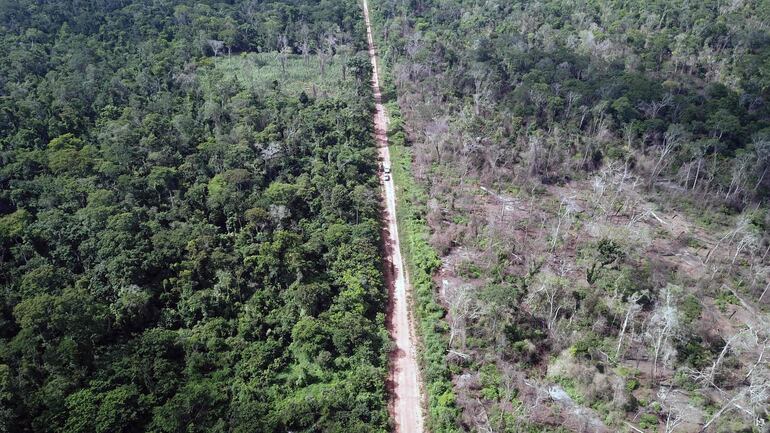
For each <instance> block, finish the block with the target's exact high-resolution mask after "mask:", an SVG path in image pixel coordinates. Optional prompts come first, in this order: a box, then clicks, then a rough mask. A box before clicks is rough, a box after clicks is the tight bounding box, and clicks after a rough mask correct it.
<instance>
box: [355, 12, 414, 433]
mask: <svg viewBox="0 0 770 433" xmlns="http://www.w3.org/2000/svg"><path fill="white" fill-rule="evenodd" d="M363 2H364V4H363V6H364V19H365V21H366V37H367V40H368V42H369V58H370V60H371V62H372V90H373V91H374V103H375V113H374V133H375V136H376V140H377V149H378V153H379V156H380V160H381V161H382V164H383V166H385V167H390V152H389V151H388V136H387V128H388V120H387V116H386V115H385V109H384V107H383V106H382V93H381V92H380V77H379V71H378V68H377V52H376V50H375V46H374V38H373V37H372V26H371V22H370V20H369V4H368V2H367V0H363ZM380 182H381V183H382V185H383V192H384V194H383V200H384V202H385V203H384V204H385V206H384V210H383V219H384V222H385V224H384V228H383V241H384V244H385V254H386V258H385V282H386V284H387V286H388V298H389V302H390V305H389V306H388V317H387V326H388V331H389V332H390V336H391V339H392V340H393V342H394V343H395V347H394V348H393V351H392V352H391V354H390V372H389V378H388V382H389V388H390V402H389V407H388V410H389V411H390V416H391V419H392V420H393V425H394V428H395V431H396V432H397V433H423V418H422V392H421V390H420V377H419V371H420V370H419V368H418V366H417V349H416V346H415V334H414V325H413V323H412V320H411V314H410V308H409V304H408V302H407V293H409V292H411V286H410V285H409V281H408V280H407V277H406V274H405V272H404V262H403V260H402V258H401V244H400V242H399V238H398V223H397V221H396V193H395V188H394V187H393V175H392V174H391V175H390V176H387V177H386V176H385V174H384V173H380Z"/></svg>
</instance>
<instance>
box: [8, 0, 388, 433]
mask: <svg viewBox="0 0 770 433" xmlns="http://www.w3.org/2000/svg"><path fill="white" fill-rule="evenodd" d="M364 34H365V33H364V30H363V20H362V18H361V13H360V8H359V6H358V5H357V3H356V2H355V1H354V0H345V1H339V0H333V1H332V0H291V1H281V2H278V1H239V2H221V3H220V2H214V1H205V0H204V1H185V0H154V1H132V0H103V1H96V2H68V1H61V0H59V1H45V2H42V1H32V0H25V1H0V38H1V40H2V42H1V43H0V166H1V168H0V189H1V191H0V432H14V433H15V432H19V433H23V432H46V431H51V432H54V431H55V432H68V433H76V432H82V433H85V432H144V431H149V432H247V431H248V432H252V431H260V432H270V431H275V432H279V431H280V432H285V431H294V432H299V431H307V432H311V431H313V432H316V431H326V432H342V431H356V432H364V431H372V432H382V431H385V430H386V428H387V426H388V420H387V411H386V402H385V401H386V389H385V377H386V362H387V350H388V341H387V333H386V331H385V329H384V311H385V306H386V301H387V296H386V293H385V290H384V287H383V282H382V275H381V270H380V265H379V263H380V257H379V239H380V225H379V222H378V221H377V218H378V210H379V208H378V199H377V197H378V196H377V188H378V183H377V180H376V177H375V175H374V174H375V170H376V158H375V152H374V149H373V142H372V138H371V133H372V131H371V129H372V128H371V125H370V123H371V118H370V113H371V106H370V104H371V102H370V100H371V89H370V87H369V85H368V77H369V74H370V67H369V63H368V60H367V58H366V55H365V53H359V52H360V51H361V50H363V49H364V48H365V38H364V36H363V35H364Z"/></svg>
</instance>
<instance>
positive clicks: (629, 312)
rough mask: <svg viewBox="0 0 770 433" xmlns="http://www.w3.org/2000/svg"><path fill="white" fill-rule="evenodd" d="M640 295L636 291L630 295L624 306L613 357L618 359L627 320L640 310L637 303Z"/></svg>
mask: <svg viewBox="0 0 770 433" xmlns="http://www.w3.org/2000/svg"><path fill="white" fill-rule="evenodd" d="M640 298H641V295H640V294H639V293H638V292H637V293H634V294H633V295H631V298H629V300H628V306H627V307H626V315H625V318H624V319H623V325H622V326H621V328H620V335H619V336H618V347H617V348H616V349H615V359H619V358H618V357H619V356H620V349H621V348H622V347H623V337H624V336H625V335H626V328H627V327H628V324H629V322H631V321H633V320H634V317H636V315H637V314H639V312H640V311H642V306H641V305H639V304H638V301H639V299H640Z"/></svg>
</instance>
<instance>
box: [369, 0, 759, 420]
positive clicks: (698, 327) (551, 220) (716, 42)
mask: <svg viewBox="0 0 770 433" xmlns="http://www.w3.org/2000/svg"><path fill="white" fill-rule="evenodd" d="M372 8H373V10H374V14H373V15H374V17H375V19H374V20H375V32H376V33H377V38H378V41H379V45H380V56H381V59H382V63H383V64H384V67H383V69H385V70H386V74H387V75H386V76H385V77H384V79H383V81H384V82H385V84H384V89H383V93H384V95H385V97H386V98H389V101H388V103H389V106H390V108H391V110H390V114H391V122H392V124H393V125H394V127H393V128H392V130H391V133H392V134H393V136H392V137H393V140H392V141H393V142H394V144H397V145H398V146H397V149H396V151H397V153H396V154H397V155H400V156H401V158H400V159H399V158H396V162H394V164H396V166H397V168H398V169H399V170H400V171H398V172H397V173H396V183H397V184H398V185H399V187H400V189H399V194H402V197H401V200H402V203H401V204H402V209H400V210H399V212H403V216H402V218H404V224H402V225H403V226H404V227H405V228H404V229H402V231H403V234H402V236H406V239H402V242H403V244H404V245H406V246H407V248H412V251H410V252H408V254H407V255H410V254H411V257H408V259H411V260H412V261H413V262H414V266H413V268H414V269H415V270H417V271H418V272H416V273H417V274H418V275H422V273H426V272H427V273H429V274H430V275H432V282H431V283H430V284H432V286H431V287H430V289H427V288H425V289H424V292H423V295H424V294H425V293H429V294H430V295H432V299H431V298H430V296H428V297H427V298H426V297H425V296H422V295H420V292H419V291H420V287H417V288H416V289H417V290H418V294H417V298H416V308H417V316H418V318H419V319H420V320H421V326H420V329H421V331H420V332H421V337H422V338H423V348H422V349H423V351H422V360H423V368H424V369H425V376H426V388H427V394H428V395H427V398H428V400H429V401H428V407H429V408H430V410H429V413H428V417H429V419H428V420H427V425H428V426H431V427H432V431H434V432H449V431H468V432H566V431H571V432H616V431H620V432H666V433H671V432H702V431H703V432H763V431H766V430H767V428H768V422H770V414H769V413H768V408H770V367H769V365H770V364H769V363H768V346H769V344H768V343H769V342H770V340H768V338H770V290H768V289H769V288H770V214H769V213H768V198H770V173H768V171H770V27H769V26H770V21H769V20H770V4H768V3H767V2H766V1H741V0H738V1H731V2H724V1H703V2H690V1H680V0H676V1H654V0H644V1H637V2H621V1H612V0H609V1H561V0H538V1H526V2H519V1H510V2H507V1H491V0H490V1H484V0H468V1H465V0H410V1H401V0H379V1H375V2H372ZM402 144H403V145H402ZM399 161H400V162H402V164H400V165H399ZM399 174H401V176H400V177H399ZM405 176H406V178H405ZM420 227H423V228H424V229H421V228H420ZM424 241H427V242H424ZM427 247H430V248H431V249H432V251H427V250H426V248H427ZM423 283H424V284H428V283H426V282H425V281H423ZM428 290H429V291H428ZM434 301H435V302H438V303H439V304H440V306H441V308H440V309H439V308H436V306H435V305H432V304H431V302H434Z"/></svg>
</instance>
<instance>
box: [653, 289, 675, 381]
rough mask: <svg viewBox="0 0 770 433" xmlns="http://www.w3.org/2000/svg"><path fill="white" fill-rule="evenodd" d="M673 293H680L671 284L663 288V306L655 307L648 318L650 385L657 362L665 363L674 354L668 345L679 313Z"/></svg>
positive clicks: (656, 372) (656, 370)
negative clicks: (650, 343) (650, 348)
mask: <svg viewBox="0 0 770 433" xmlns="http://www.w3.org/2000/svg"><path fill="white" fill-rule="evenodd" d="M674 292H677V293H678V292H681V288H679V287H678V286H675V285H673V284H668V285H667V286H666V287H665V289H664V290H663V297H664V299H665V304H663V305H659V306H657V307H656V309H655V311H654V313H653V314H652V317H651V318H650V325H649V329H648V335H649V337H650V338H651V339H652V342H653V361H652V366H651V371H650V378H651V381H652V383H655V380H656V379H657V374H658V361H659V360H661V359H663V362H664V363H665V361H666V360H667V359H668V358H669V357H670V356H671V355H673V352H674V349H673V348H672V347H669V344H668V342H669V339H670V338H671V337H672V336H673V335H674V334H675V333H676V332H677V330H678V328H679V311H678V310H677V308H676V306H675V305H674V301H673V299H674V295H675V293H674Z"/></svg>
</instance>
